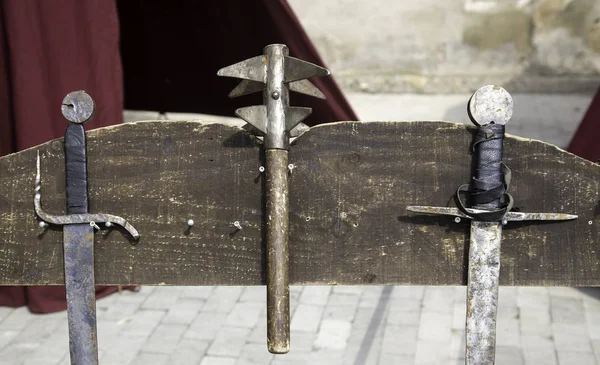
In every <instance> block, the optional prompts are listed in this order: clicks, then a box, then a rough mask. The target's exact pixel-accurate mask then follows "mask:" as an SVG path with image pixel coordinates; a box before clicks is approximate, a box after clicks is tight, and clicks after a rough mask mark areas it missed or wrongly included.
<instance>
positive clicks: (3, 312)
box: [0, 307, 15, 326]
mask: <svg viewBox="0 0 600 365" xmlns="http://www.w3.org/2000/svg"><path fill="white" fill-rule="evenodd" d="M14 310H15V309H14V308H11V307H0V326H1V325H2V321H3V320H4V318H6V317H8V315H9V314H11V313H12V312H13V311H14Z"/></svg>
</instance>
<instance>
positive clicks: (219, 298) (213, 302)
mask: <svg viewBox="0 0 600 365" xmlns="http://www.w3.org/2000/svg"><path fill="white" fill-rule="evenodd" d="M242 290H243V287H241V286H217V287H215V290H214V291H213V293H212V294H211V296H210V297H209V298H208V299H207V300H206V303H205V304H204V307H203V308H202V311H203V312H216V313H229V312H231V310H232V309H233V307H234V306H235V303H237V300H238V298H239V297H240V295H242Z"/></svg>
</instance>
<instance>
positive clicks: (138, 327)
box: [98, 309, 166, 338]
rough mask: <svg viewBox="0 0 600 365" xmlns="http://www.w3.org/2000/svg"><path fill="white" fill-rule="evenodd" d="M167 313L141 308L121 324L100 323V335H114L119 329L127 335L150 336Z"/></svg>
mask: <svg viewBox="0 0 600 365" xmlns="http://www.w3.org/2000/svg"><path fill="white" fill-rule="evenodd" d="M165 315H166V312H165V311H164V310H145V309H140V310H138V311H137V312H136V313H135V315H133V316H132V317H131V318H130V319H129V320H128V321H127V322H126V323H122V324H121V325H119V324H118V323H116V322H113V323H110V322H108V323H98V337H99V338H103V337H106V336H112V335H114V334H116V333H117V332H119V331H122V332H123V334H125V335H134V336H150V334H152V332H154V330H155V329H156V327H157V326H158V324H159V323H160V321H161V320H162V319H163V317H164V316H165ZM101 332H102V333H101Z"/></svg>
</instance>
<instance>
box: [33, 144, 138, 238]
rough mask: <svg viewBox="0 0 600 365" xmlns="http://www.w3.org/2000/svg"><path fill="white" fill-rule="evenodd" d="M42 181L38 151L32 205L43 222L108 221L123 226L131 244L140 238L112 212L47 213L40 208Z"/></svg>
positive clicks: (54, 223) (129, 225)
mask: <svg viewBox="0 0 600 365" xmlns="http://www.w3.org/2000/svg"><path fill="white" fill-rule="evenodd" d="M41 189H42V182H41V176H40V152H39V151H38V153H37V161H36V174H35V197H34V198H33V205H34V207H35V214H37V216H38V217H39V218H40V219H41V220H42V221H44V222H46V223H48V224H52V225H56V226H62V225H67V224H81V223H90V224H92V223H108V224H109V225H112V224H116V225H118V226H121V227H123V228H125V230H126V231H127V232H129V234H130V235H131V237H133V239H134V240H135V241H133V242H132V244H136V243H137V240H138V239H139V238H140V234H139V233H138V231H137V230H136V229H135V228H134V227H133V226H132V225H131V224H129V222H127V221H126V220H125V219H124V218H121V217H119V216H116V215H112V214H104V213H95V214H90V213H86V214H68V215H53V214H48V213H46V212H44V211H43V210H42V202H41V200H42V194H41Z"/></svg>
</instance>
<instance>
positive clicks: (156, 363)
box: [131, 352, 169, 365]
mask: <svg viewBox="0 0 600 365" xmlns="http://www.w3.org/2000/svg"><path fill="white" fill-rule="evenodd" d="M131 364H132V365H148V364H152V365H167V364H169V355H166V354H157V353H148V352H141V353H139V354H138V355H137V356H136V357H135V359H134V360H133V362H132V363H131Z"/></svg>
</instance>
